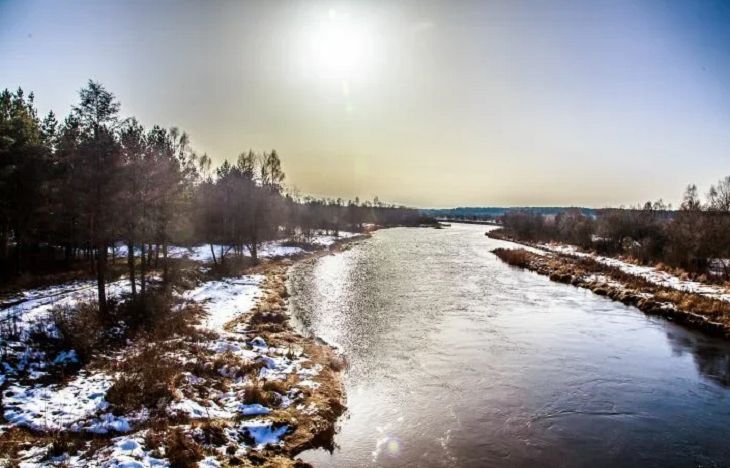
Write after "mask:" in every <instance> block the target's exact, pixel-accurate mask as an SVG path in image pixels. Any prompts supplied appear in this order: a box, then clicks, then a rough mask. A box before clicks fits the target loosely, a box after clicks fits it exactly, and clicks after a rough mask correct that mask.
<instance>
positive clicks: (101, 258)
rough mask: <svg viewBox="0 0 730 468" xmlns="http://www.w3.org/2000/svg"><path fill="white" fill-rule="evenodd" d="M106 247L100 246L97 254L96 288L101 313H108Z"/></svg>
mask: <svg viewBox="0 0 730 468" xmlns="http://www.w3.org/2000/svg"><path fill="white" fill-rule="evenodd" d="M106 256H107V252H106V245H104V244H103V243H102V244H100V245H99V246H98V248H97V252H96V286H97V291H98V293H99V294H98V296H99V312H101V314H102V316H103V315H105V314H106V313H107V303H106V258H107V257H106Z"/></svg>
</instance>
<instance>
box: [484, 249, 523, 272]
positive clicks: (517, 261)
mask: <svg viewBox="0 0 730 468" xmlns="http://www.w3.org/2000/svg"><path fill="white" fill-rule="evenodd" d="M492 252H493V253H494V254H495V255H496V256H497V257H499V258H500V259H502V261H504V262H505V263H508V264H510V265H513V266H518V267H522V268H525V267H527V265H528V263H529V256H528V255H527V254H528V252H527V251H526V250H524V249H503V248H498V249H494V250H493V251H492Z"/></svg>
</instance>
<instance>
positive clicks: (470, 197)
mask: <svg viewBox="0 0 730 468" xmlns="http://www.w3.org/2000/svg"><path fill="white" fill-rule="evenodd" d="M89 78H93V79H95V80H99V81H101V82H102V83H103V84H104V85H106V86H107V87H108V88H109V89H110V90H111V91H113V92H114V93H115V94H116V95H117V97H118V98H119V99H120V101H121V102H122V112H123V114H125V115H135V116H137V117H138V118H139V119H140V120H141V121H142V123H144V124H145V125H152V124H155V123H159V124H161V125H163V126H173V125H175V126H178V127H181V128H182V129H184V130H186V131H188V133H190V135H191V138H192V142H193V146H194V148H195V149H196V150H197V151H199V152H207V153H208V154H209V155H210V156H211V157H212V158H213V160H214V161H215V162H221V161H222V160H223V159H224V158H235V157H236V155H237V154H238V153H239V152H241V151H243V150H248V149H249V148H253V149H256V150H263V149H270V148H276V149H277V150H278V151H279V153H280V154H281V155H282V159H283V163H284V169H285V171H286V173H287V180H288V183H289V185H290V186H294V187H296V188H298V189H299V191H300V192H302V193H312V194H319V195H327V196H333V197H335V196H342V197H346V198H349V197H354V196H355V195H360V197H361V198H371V197H372V196H374V195H378V196H379V197H380V198H381V199H382V200H388V201H392V202H399V203H404V204H409V205H413V206H455V205H461V206H463V205H571V204H578V205H587V206H599V207H600V206H606V205H618V204H633V203H637V202H642V201H646V200H647V199H656V198H659V197H663V198H664V199H665V200H668V201H671V202H673V203H674V204H675V205H676V203H677V200H678V199H679V196H680V195H681V192H682V190H683V187H684V186H685V185H686V184H687V183H689V182H695V183H697V184H698V185H699V186H700V190H701V192H702V193H704V192H705V191H706V189H707V188H708V186H709V184H710V183H713V182H715V181H716V180H717V179H719V178H720V177H721V176H724V175H728V174H730V2H723V1H716V2H711V1H687V2H679V1H654V2H648V1H647V2H629V1H627V2H622V1H607V2H599V1H575V2H561V1H537V0H536V1H532V2H518V1H514V0H511V1H505V2H495V1H481V2H466V1H443V2H426V1H418V2H416V1H413V2H395V1H383V2H364V1H359V2H337V1H332V2H309V1H308V2H276V1H265V2H264V1H262V2H215V1H201V2H164V1H153V2H146V1H145V2H124V1H117V2H105V1H89V2H60V1H47V2H40V1H17V2H9V1H3V0H0V88H5V87H11V88H15V87H17V86H19V85H20V86H22V87H23V88H24V89H27V90H32V91H34V92H35V93H36V102H37V104H38V107H39V109H40V110H41V111H42V112H46V111H48V110H50V109H53V110H54V111H55V112H56V113H57V114H60V115H65V114H66V113H67V112H68V110H69V109H70V107H71V105H73V104H74V103H75V101H76V99H77V92H78V90H79V89H80V88H81V87H82V86H83V85H84V84H85V82H86V81H87V80H88V79H89Z"/></svg>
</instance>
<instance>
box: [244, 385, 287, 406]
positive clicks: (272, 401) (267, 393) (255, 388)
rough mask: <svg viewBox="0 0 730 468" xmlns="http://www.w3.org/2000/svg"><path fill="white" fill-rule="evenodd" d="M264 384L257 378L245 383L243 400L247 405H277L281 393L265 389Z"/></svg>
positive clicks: (279, 402) (279, 401)
mask: <svg viewBox="0 0 730 468" xmlns="http://www.w3.org/2000/svg"><path fill="white" fill-rule="evenodd" d="M264 385H265V384H261V382H259V381H258V380H254V381H253V382H252V383H250V384H248V385H246V388H245V390H244V392H243V402H244V403H245V404H247V405H253V404H259V405H263V406H269V407H277V406H279V404H281V395H279V394H277V393H276V392H275V391H272V390H266V389H265V388H264ZM284 393H286V392H284Z"/></svg>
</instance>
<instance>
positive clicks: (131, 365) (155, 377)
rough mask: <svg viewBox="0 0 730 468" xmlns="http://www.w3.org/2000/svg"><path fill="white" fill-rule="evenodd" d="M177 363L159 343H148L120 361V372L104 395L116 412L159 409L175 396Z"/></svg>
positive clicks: (177, 373)
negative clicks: (143, 408) (119, 375)
mask: <svg viewBox="0 0 730 468" xmlns="http://www.w3.org/2000/svg"><path fill="white" fill-rule="evenodd" d="M179 368H180V366H179V365H178V363H177V362H175V361H174V360H172V359H170V358H169V357H166V356H165V355H164V349H163V348H161V347H160V346H159V345H148V346H146V347H145V348H144V349H143V350H142V351H141V352H139V353H138V354H137V355H136V356H134V357H132V358H130V359H128V360H127V361H125V362H124V363H123V364H122V371H123V372H122V375H121V377H120V378H119V379H118V380H117V381H116V382H115V383H114V385H112V386H111V387H110V388H109V390H108V391H107V394H106V400H107V401H108V402H109V403H110V404H111V405H112V406H113V407H114V409H115V411H116V412H128V411H133V410H136V409H139V408H141V407H147V408H157V409H162V408H163V407H164V406H166V405H167V403H169V402H170V401H172V400H173V399H174V398H175V387H176V385H177V383H178V380H179V377H180V371H179Z"/></svg>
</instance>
